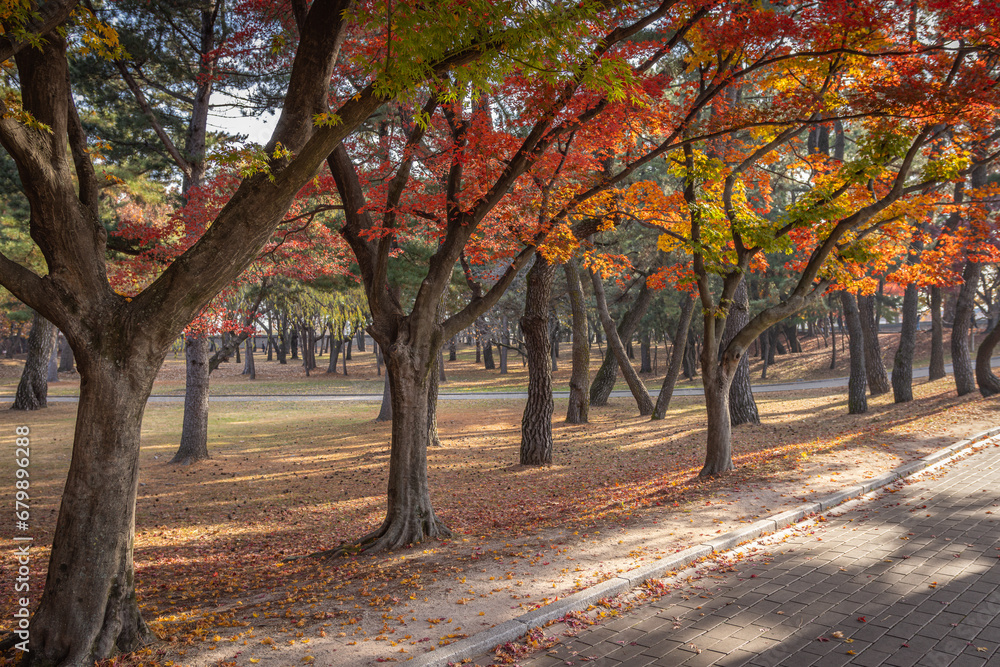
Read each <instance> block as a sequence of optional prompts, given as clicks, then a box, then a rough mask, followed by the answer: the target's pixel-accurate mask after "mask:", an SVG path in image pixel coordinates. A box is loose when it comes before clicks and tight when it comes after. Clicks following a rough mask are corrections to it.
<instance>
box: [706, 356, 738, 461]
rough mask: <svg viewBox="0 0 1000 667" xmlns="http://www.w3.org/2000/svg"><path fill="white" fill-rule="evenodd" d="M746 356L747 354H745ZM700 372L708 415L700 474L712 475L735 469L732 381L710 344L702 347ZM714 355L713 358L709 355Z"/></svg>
mask: <svg viewBox="0 0 1000 667" xmlns="http://www.w3.org/2000/svg"><path fill="white" fill-rule="evenodd" d="M743 356H746V355H745V354H744V355H743ZM701 357H702V362H701V372H702V380H703V381H704V389H705V408H706V413H707V418H708V427H707V434H706V436H707V438H706V448H705V465H704V466H702V469H701V471H700V472H699V473H698V477H702V478H705V477H713V476H715V475H721V474H723V473H726V472H729V471H730V470H732V469H733V467H734V466H733V438H732V435H733V434H732V425H731V421H730V417H729V381H730V378H728V377H726V373H725V372H724V369H723V367H722V364H720V363H719V361H718V359H716V358H715V353H714V351H713V350H710V349H709V348H708V347H707V346H706V347H705V349H704V350H702V355H701ZM709 357H711V358H709Z"/></svg>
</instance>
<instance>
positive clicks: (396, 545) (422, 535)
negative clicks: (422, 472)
mask: <svg viewBox="0 0 1000 667" xmlns="http://www.w3.org/2000/svg"><path fill="white" fill-rule="evenodd" d="M451 535H452V533H451V530H449V528H448V527H447V526H445V525H444V524H443V523H442V522H440V521H438V520H437V519H436V518H431V519H429V520H427V519H421V518H419V517H411V518H409V519H407V518H399V519H396V520H394V521H391V522H390V521H389V520H388V519H387V520H386V521H385V522H384V523H383V524H382V525H381V526H380V527H379V529H378V530H375V531H373V532H371V533H368V534H367V535H365V536H364V537H362V538H361V539H360V540H358V541H357V542H351V543H349V544H345V545H343V546H339V547H336V548H335V549H326V550H324V551H316V552H314V553H311V554H306V555H304V556H294V557H291V558H285V559H284V562H289V561H294V560H302V559H305V558H319V559H321V560H329V559H331V558H339V557H341V556H361V555H365V554H376V553H379V552H382V551H392V550H393V549H400V548H402V547H407V546H411V545H414V544H417V543H419V542H423V541H425V540H427V539H433V538H442V539H443V538H448V537H451Z"/></svg>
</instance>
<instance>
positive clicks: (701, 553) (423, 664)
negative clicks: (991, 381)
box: [407, 426, 1000, 667]
mask: <svg viewBox="0 0 1000 667" xmlns="http://www.w3.org/2000/svg"><path fill="white" fill-rule="evenodd" d="M997 435H1000V426H997V427H994V428H991V429H988V430H986V431H983V432H981V433H977V434H976V435H973V436H972V437H970V438H967V439H965V440H960V441H958V442H956V443H955V444H953V445H950V446H948V447H944V448H943V449H939V450H938V451H936V452H933V453H931V454H928V455H927V456H925V457H923V458H920V459H917V460H916V461H911V462H910V463H907V464H906V465H903V466H900V467H899V468H896V469H894V470H890V471H889V472H887V473H884V474H882V475H879V476H878V477H874V478H872V479H867V480H865V481H864V482H863V483H862V484H860V485H856V486H851V487H848V488H846V489H842V490H840V491H837V492H836V493H833V494H831V495H829V496H826V497H825V498H821V499H820V500H818V501H816V502H811V503H805V504H803V505H800V506H798V507H796V508H795V509H792V510H787V511H784V512H782V513H780V514H776V515H774V516H772V517H769V518H767V519H762V520H760V521H757V522H755V523H752V524H749V525H747V526H742V527H740V528H737V529H736V530H734V531H731V532H729V533H726V534H725V535H720V536H719V537H716V538H714V539H712V540H709V541H707V542H703V543H702V544H699V545H696V546H693V547H691V548H689V549H685V550H684V551H680V552H678V553H676V554H672V555H670V556H665V557H664V558H662V559H661V560H658V561H656V562H655V563H650V564H649V565H643V566H642V567H639V568H636V569H634V570H629V571H628V572H623V573H622V574H621V575H619V576H617V577H612V578H611V579H608V580H606V581H602V582H601V583H599V584H596V585H594V586H591V587H590V588H586V589H584V590H582V591H578V592H576V593H573V594H572V595H568V596H566V597H564V598H560V599H558V600H555V601H554V602H552V603H551V604H548V605H546V606H544V607H541V608H539V609H535V610H534V611H530V612H528V613H526V614H522V615H521V616H518V617H517V618H514V619H511V620H509V621H506V622H504V623H501V624H500V625H496V626H494V627H492V628H490V629H488V630H483V631H482V632H479V633H477V634H475V635H473V636H471V637H468V638H467V639H462V640H460V641H457V642H454V643H452V644H448V645H447V646H443V647H441V648H438V649H435V650H433V651H430V652H428V653H423V654H421V655H418V656H416V657H414V658H413V659H412V660H409V661H407V664H409V665H414V666H416V667H446V666H447V665H448V663H454V662H458V661H460V660H464V659H466V658H471V657H474V656H477V655H480V654H482V653H485V652H487V651H489V650H490V649H492V648H493V647H495V646H497V645H499V644H503V643H505V642H509V641H513V640H515V639H518V638H520V637H522V636H523V635H524V634H525V633H526V632H528V630H531V629H532V628H536V627H539V626H542V625H545V624H546V623H548V622H549V621H553V620H556V619H558V618H562V617H563V616H565V615H566V614H568V613H569V612H572V611H583V610H585V609H587V608H588V607H590V606H591V605H593V604H595V603H597V602H599V601H600V600H602V599H604V598H609V597H614V596H616V595H619V594H621V593H624V592H626V591H628V590H630V589H632V588H635V587H637V586H640V585H642V584H643V583H644V582H645V581H647V580H649V579H658V578H661V577H663V575H665V574H667V573H668V572H675V571H677V570H682V569H686V568H687V567H689V566H691V565H693V564H694V562H695V561H697V560H699V559H701V558H704V557H706V556H709V555H711V554H712V553H716V552H722V551H728V550H730V549H732V548H734V547H736V546H737V545H740V544H743V543H744V542H749V541H750V540H754V539H756V538H758V537H761V536H762V535H767V534H770V533H775V532H778V531H781V530H784V529H786V528H788V527H790V526H792V525H794V524H795V523H797V522H799V521H801V520H802V519H804V518H806V517H808V516H810V515H812V514H816V513H819V512H825V511H826V510H828V509H831V508H833V507H835V506H838V505H841V504H845V509H846V506H850V505H853V504H855V503H858V502H861V501H862V500H863V496H865V495H867V494H869V493H871V492H872V491H875V490H877V489H880V488H883V487H885V486H888V485H890V484H892V483H893V482H896V481H898V480H900V479H904V478H906V477H910V476H911V475H915V474H917V473H920V472H925V471H928V470H931V469H934V468H938V467H941V466H943V465H944V464H946V463H948V462H949V461H950V460H951V459H953V458H955V457H956V456H958V455H959V454H960V453H961V452H962V451H963V450H965V449H967V448H969V447H971V446H972V445H974V444H977V443H979V442H982V441H983V440H986V439H989V438H993V437H995V436H997ZM848 501H850V502H848Z"/></svg>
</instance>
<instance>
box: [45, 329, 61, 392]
mask: <svg viewBox="0 0 1000 667" xmlns="http://www.w3.org/2000/svg"><path fill="white" fill-rule="evenodd" d="M46 371H47V374H48V377H47V378H46V379H47V381H48V382H59V330H58V329H57V330H56V335H55V336H54V337H53V338H52V349H50V350H49V364H48V368H47V369H46Z"/></svg>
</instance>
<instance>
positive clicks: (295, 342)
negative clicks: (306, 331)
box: [291, 327, 299, 360]
mask: <svg viewBox="0 0 1000 667" xmlns="http://www.w3.org/2000/svg"><path fill="white" fill-rule="evenodd" d="M291 358H292V359H293V360H295V359H298V358H299V335H298V333H297V332H296V331H295V329H294V327H293V328H292V355H291Z"/></svg>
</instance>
